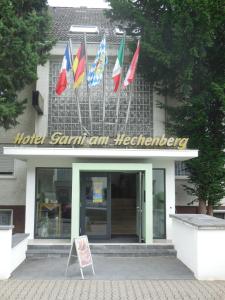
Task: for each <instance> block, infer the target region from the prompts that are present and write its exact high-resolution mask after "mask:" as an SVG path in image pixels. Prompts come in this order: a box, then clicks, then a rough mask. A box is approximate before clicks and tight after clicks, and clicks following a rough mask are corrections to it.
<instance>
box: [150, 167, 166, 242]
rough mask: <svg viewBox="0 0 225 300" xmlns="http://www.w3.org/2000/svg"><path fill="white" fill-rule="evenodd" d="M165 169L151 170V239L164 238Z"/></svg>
mask: <svg viewBox="0 0 225 300" xmlns="http://www.w3.org/2000/svg"><path fill="white" fill-rule="evenodd" d="M165 200H166V197H165V169H153V237H154V238H155V239H165V238H166V201H165Z"/></svg>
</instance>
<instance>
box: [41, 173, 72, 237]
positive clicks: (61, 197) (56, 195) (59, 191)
mask: <svg viewBox="0 0 225 300" xmlns="http://www.w3.org/2000/svg"><path fill="white" fill-rule="evenodd" d="M71 190H72V169H61V168H37V172H36V223H35V236H36V237H37V238H70V232H71Z"/></svg>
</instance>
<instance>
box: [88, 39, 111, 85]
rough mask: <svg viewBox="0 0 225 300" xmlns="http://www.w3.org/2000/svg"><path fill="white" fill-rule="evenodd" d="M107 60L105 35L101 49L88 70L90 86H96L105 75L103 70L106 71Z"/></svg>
mask: <svg viewBox="0 0 225 300" xmlns="http://www.w3.org/2000/svg"><path fill="white" fill-rule="evenodd" d="M106 62H107V57H106V40H105V37H103V39H102V41H101V43H100V45H99V49H98V52H97V55H96V58H95V61H94V63H93V64H92V66H91V68H90V70H89V72H88V76H87V82H88V86H89V87H90V86H95V85H97V84H99V83H100V81H101V80H102V77H103V72H104V68H105V64H106Z"/></svg>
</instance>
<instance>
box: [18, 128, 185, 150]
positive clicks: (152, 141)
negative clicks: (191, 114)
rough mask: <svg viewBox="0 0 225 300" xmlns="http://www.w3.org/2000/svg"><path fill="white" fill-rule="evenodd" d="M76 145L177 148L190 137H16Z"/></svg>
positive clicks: (39, 142) (26, 141)
mask: <svg viewBox="0 0 225 300" xmlns="http://www.w3.org/2000/svg"><path fill="white" fill-rule="evenodd" d="M46 143H48V144H50V145H76V146H107V145H108V146H112V147H113V146H117V147H118V146H126V147H135V146H139V147H140V146H142V147H147V148H176V149H181V150H183V149H186V148H187V143H188V138H184V137H182V138H178V137H166V136H165V135H162V136H156V137H151V136H144V135H142V134H140V135H139V136H129V135H126V134H124V133H122V134H117V136H116V137H113V138H111V137H109V136H86V135H79V136H69V135H63V134H62V133H61V132H55V133H54V134H52V135H51V136H50V138H49V137H45V136H39V135H37V134H33V135H25V134H24V133H17V135H16V136H15V138H14V144H17V145H43V144H46Z"/></svg>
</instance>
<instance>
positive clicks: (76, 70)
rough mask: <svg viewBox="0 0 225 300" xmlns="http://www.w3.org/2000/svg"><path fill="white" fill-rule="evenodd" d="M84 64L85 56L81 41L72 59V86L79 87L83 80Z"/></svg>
mask: <svg viewBox="0 0 225 300" xmlns="http://www.w3.org/2000/svg"><path fill="white" fill-rule="evenodd" d="M85 66H86V58H85V47H84V44H83V43H82V44H81V45H80V48H79V49H78V50H77V54H76V56H75V58H74V61H73V67H72V69H73V74H74V88H75V89H76V88H79V86H80V85H81V83H82V82H83V80H84V73H85Z"/></svg>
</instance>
